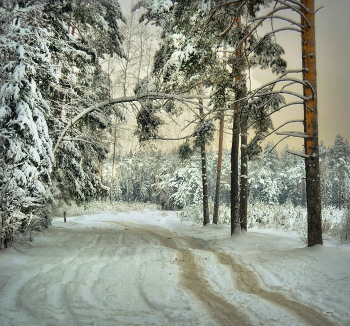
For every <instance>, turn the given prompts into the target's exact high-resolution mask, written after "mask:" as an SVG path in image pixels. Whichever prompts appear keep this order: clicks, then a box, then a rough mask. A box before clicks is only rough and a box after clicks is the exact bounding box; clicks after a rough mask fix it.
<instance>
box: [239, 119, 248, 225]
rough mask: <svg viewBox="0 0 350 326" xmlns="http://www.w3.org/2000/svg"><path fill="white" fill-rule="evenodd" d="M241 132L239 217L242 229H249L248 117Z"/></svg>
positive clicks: (243, 120)
mask: <svg viewBox="0 0 350 326" xmlns="http://www.w3.org/2000/svg"><path fill="white" fill-rule="evenodd" d="M241 120H242V124H241V127H242V132H241V190H240V200H239V217H240V222H241V229H242V230H245V231H247V220H248V155H247V143H248V135H247V117H246V116H242V117H241Z"/></svg>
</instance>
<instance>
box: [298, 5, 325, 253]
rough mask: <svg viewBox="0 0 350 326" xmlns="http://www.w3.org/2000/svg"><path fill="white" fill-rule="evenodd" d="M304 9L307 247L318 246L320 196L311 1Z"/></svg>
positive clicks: (320, 220) (313, 9)
mask: <svg viewBox="0 0 350 326" xmlns="http://www.w3.org/2000/svg"><path fill="white" fill-rule="evenodd" d="M301 3H302V4H303V5H304V6H305V7H306V8H307V9H302V11H303V14H304V16H302V17H301V23H302V25H303V26H304V28H303V30H302V35H301V38H302V61H303V80H304V81H307V82H308V83H309V85H310V86H304V96H305V97H307V98H308V99H307V100H304V131H305V133H306V134H307V135H308V138H305V143H304V145H305V154H307V155H308V156H309V157H308V158H306V159H305V173H306V201H307V221H308V247H312V246H314V245H317V244H322V213H321V194H320V164H319V146H318V122H317V120H318V118H317V87H316V86H317V85H316V43H315V7H314V0H301Z"/></svg>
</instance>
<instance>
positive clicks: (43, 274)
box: [0, 212, 349, 326]
mask: <svg viewBox="0 0 350 326" xmlns="http://www.w3.org/2000/svg"><path fill="white" fill-rule="evenodd" d="M142 214H143V215H142ZM145 216H147V219H146V218H145ZM176 223H178V224H176ZM152 224H153V225H152ZM165 226H167V228H168V229H170V230H171V231H169V230H167V229H165V228H164V227H165ZM191 231H195V232H194V236H193V235H191V234H192V232H191ZM222 231H224V229H223V228H220V227H217V228H216V229H215V228H214V227H213V226H210V227H209V228H203V227H199V226H192V227H190V226H189V225H183V224H182V225H181V224H180V223H179V222H176V219H175V218H174V217H173V216H172V217H171V218H169V216H167V215H166V214H163V213H161V212H148V213H141V212H132V213H129V214H127V213H119V214H111V213H110V214H96V215H92V216H81V217H76V218H71V219H70V220H69V221H68V223H63V222H62V221H60V220H57V221H55V222H54V226H53V227H51V228H50V229H48V230H47V231H45V232H44V233H43V234H41V235H39V236H38V237H37V238H36V240H35V241H34V243H33V248H32V249H30V250H29V251H27V252H26V253H19V252H16V251H14V250H13V249H10V250H5V251H2V252H0V266H1V267H0V291H1V292H0V325H1V326H5V325H11V326H21V325H26V326H28V325H33V326H34V325H38V326H39V325H47V326H54V325H60V326H61V325H67V326H68V325H69V326H71V325H72V326H73V325H79V326H80V325H84V326H85V325H95V326H104V325H113V326H115V325H237V326H244V325H268V326H273V325H276V326H277V325H278V326H281V325H290V326H291V325H293V326H294V325H295V326H296V325H311V326H313V325H314V326H323V325H324V326H326V325H344V326H345V325H349V324H347V323H346V318H347V317H346V316H345V317H344V316H340V318H339V317H337V316H335V317H337V318H335V317H334V315H333V314H334V311H330V312H327V311H322V309H318V308H317V304H316V307H315V306H313V307H310V305H306V304H303V303H299V302H297V301H296V300H293V299H292V298H291V297H289V296H288V295H289V293H288V289H283V287H282V288H281V287H280V288H278V287H276V288H278V292H277V291H274V290H272V289H271V288H270V289H268V288H267V287H266V286H265V285H263V282H262V280H261V279H260V278H259V276H258V275H257V273H256V272H255V271H254V270H253V268H252V267H251V264H250V263H249V256H248V262H247V263H246V264H243V263H242V261H241V259H240V258H239V257H240V256H239V255H234V254H233V253H232V252H230V250H228V249H227V248H228V247H227V245H226V248H225V241H223V242H222V243H221V244H220V243H219V242H220V239H218V237H220V236H222V235H220V234H222ZM225 231H226V229H225ZM199 232H202V233H203V234H202V235H201V234H200V233H199ZM204 233H205V234H206V235H205V236H204ZM208 235H209V236H208ZM214 235H215V236H214ZM226 237H227V234H226ZM231 241H232V239H231ZM272 242H273V241H272ZM238 243H239V239H238V241H237V244H238ZM275 243H278V239H277V242H276V241H275ZM257 245H259V244H258V243H257ZM261 245H262V246H263V245H266V243H265V242H264V243H261ZM276 246H277V247H278V244H276ZM277 247H276V248H277ZM276 248H275V249H276ZM279 253H280V252H279V251H278V250H276V254H277V255H278V254H279ZM242 254H243V253H242ZM347 254H348V252H347ZM250 259H252V256H250ZM342 259H343V258H342ZM348 262H349V261H348ZM261 268H262V267H261ZM306 268H307V266H306ZM267 274H268V275H269V277H270V278H273V276H274V277H276V275H278V273H277V274H274V273H271V272H270V273H267ZM291 275H293V273H291ZM265 278H266V277H265ZM264 283H268V282H264ZM344 285H345V286H348V285H349V280H346V282H345V283H344ZM301 293H304V292H303V290H301ZM344 305H346V304H345V303H344ZM344 309H346V307H344ZM333 310H334V309H333ZM329 318H332V319H329ZM342 318H343V319H342ZM344 318H345V319H344Z"/></svg>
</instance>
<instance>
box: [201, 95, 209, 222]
mask: <svg viewBox="0 0 350 326" xmlns="http://www.w3.org/2000/svg"><path fill="white" fill-rule="evenodd" d="M199 103H200V104H202V105H203V100H202V99H200V100H199ZM199 114H200V116H201V119H202V117H203V116H204V112H203V107H202V106H201V107H200V108H199ZM201 164H202V185H203V225H207V224H208V223H209V222H210V220H209V201H208V178H207V155H206V151H205V142H202V144H201Z"/></svg>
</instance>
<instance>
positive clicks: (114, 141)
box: [109, 123, 117, 201]
mask: <svg viewBox="0 0 350 326" xmlns="http://www.w3.org/2000/svg"><path fill="white" fill-rule="evenodd" d="M116 145H117V123H115V125H114V140H113V157H112V173H111V184H110V189H109V200H110V201H112V197H113V196H112V193H113V177H114V169H115V154H116V150H115V147H116Z"/></svg>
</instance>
